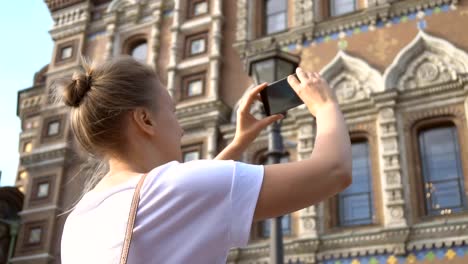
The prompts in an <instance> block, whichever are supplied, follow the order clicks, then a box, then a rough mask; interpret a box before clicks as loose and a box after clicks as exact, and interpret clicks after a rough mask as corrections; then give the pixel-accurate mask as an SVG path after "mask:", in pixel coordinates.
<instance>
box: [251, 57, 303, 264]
mask: <svg viewBox="0 0 468 264" xmlns="http://www.w3.org/2000/svg"><path fill="white" fill-rule="evenodd" d="M299 60H300V59H299V57H297V56H295V55H292V54H290V53H286V52H283V51H280V50H278V49H273V50H270V51H267V52H263V53H261V54H257V55H254V56H250V57H248V58H247V66H248V71H249V75H250V76H252V77H253V79H254V81H255V82H256V83H257V84H258V83H263V82H268V83H272V82H274V81H277V80H280V79H282V78H285V77H287V76H288V75H290V74H292V73H294V71H295V69H296V67H297V65H298V64H299ZM284 155H285V151H284V146H283V137H282V136H281V120H280V121H277V122H275V123H273V124H271V125H270V126H269V127H268V152H267V162H268V164H277V163H280V162H281V158H282V157H283V156H284ZM281 218H282V217H281V216H280V217H276V218H274V219H272V221H271V228H270V232H271V233H270V263H272V264H283V262H284V254H283V230H282V225H281Z"/></svg>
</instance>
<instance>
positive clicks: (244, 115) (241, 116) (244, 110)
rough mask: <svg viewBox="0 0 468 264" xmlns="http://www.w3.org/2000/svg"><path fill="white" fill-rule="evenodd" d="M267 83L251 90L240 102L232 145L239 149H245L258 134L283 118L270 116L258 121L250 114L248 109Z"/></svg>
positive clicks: (279, 115)
mask: <svg viewBox="0 0 468 264" xmlns="http://www.w3.org/2000/svg"><path fill="white" fill-rule="evenodd" d="M267 85H268V84H267V83H262V84H260V85H258V86H256V87H255V88H253V89H252V90H251V91H250V93H248V94H247V96H245V97H244V98H243V100H242V101H241V104H240V106H239V110H238V111H237V126H236V135H235V136H234V140H233V143H234V144H236V145H238V146H239V147H241V148H243V149H244V150H245V148H247V146H248V145H249V144H250V143H252V141H254V140H255V138H256V137H257V136H258V134H260V132H261V131H262V130H263V129H265V128H266V127H267V126H269V125H270V124H272V123H274V122H276V121H278V120H280V119H281V118H283V115H281V114H277V115H271V116H267V117H265V118H263V119H260V120H258V119H257V118H255V117H254V116H253V115H252V114H251V113H250V108H251V106H252V104H253V103H254V101H255V100H259V98H260V91H262V90H263V89H265V87H267Z"/></svg>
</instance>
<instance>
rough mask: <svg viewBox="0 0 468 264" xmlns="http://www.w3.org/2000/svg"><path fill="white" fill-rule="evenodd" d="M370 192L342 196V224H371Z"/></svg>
mask: <svg viewBox="0 0 468 264" xmlns="http://www.w3.org/2000/svg"><path fill="white" fill-rule="evenodd" d="M369 195H370V194H369V193H365V194H358V195H350V196H345V195H342V196H341V201H340V210H341V211H342V214H341V219H340V220H341V225H344V226H346V225H357V224H370V223H371V220H372V210H371V208H370V199H369Z"/></svg>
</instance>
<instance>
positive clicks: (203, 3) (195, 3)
mask: <svg viewBox="0 0 468 264" xmlns="http://www.w3.org/2000/svg"><path fill="white" fill-rule="evenodd" d="M208 8H209V5H208V1H207V0H189V3H188V18H194V17H197V16H201V15H205V14H208V11H209V10H208Z"/></svg>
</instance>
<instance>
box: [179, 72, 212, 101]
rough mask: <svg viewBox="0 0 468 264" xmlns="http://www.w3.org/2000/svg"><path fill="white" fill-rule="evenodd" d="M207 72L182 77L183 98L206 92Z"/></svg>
mask: <svg viewBox="0 0 468 264" xmlns="http://www.w3.org/2000/svg"><path fill="white" fill-rule="evenodd" d="M205 76H206V72H200V73H196V74H192V75H189V76H186V77H184V78H183V79H182V89H183V91H182V93H183V94H182V96H181V97H182V98H181V99H182V100H183V99H187V98H190V97H195V96H201V95H203V94H204V92H205Z"/></svg>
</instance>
